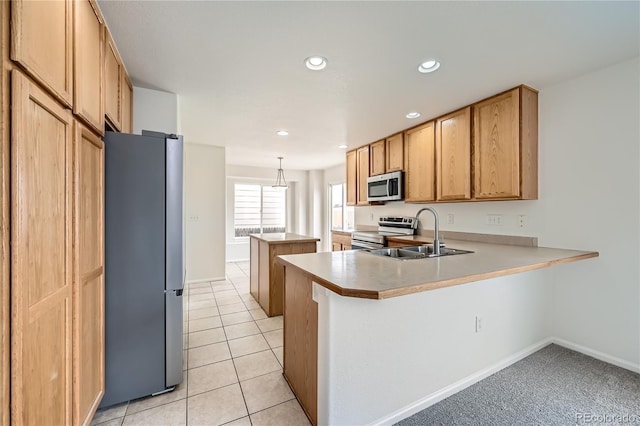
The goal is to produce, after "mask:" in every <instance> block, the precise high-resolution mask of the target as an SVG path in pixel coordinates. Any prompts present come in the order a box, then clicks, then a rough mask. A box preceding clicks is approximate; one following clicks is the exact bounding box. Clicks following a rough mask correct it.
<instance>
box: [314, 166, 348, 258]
mask: <svg viewBox="0 0 640 426" xmlns="http://www.w3.org/2000/svg"><path fill="white" fill-rule="evenodd" d="M346 181H347V166H346V164H345V163H342V164H338V165H337V166H333V167H329V168H328V169H325V170H324V183H323V186H324V192H323V194H324V215H323V217H322V221H323V224H324V235H323V241H322V242H323V243H324V244H321V245H320V247H321V248H322V251H331V223H330V222H331V189H330V185H338V184H341V183H345V182H346Z"/></svg>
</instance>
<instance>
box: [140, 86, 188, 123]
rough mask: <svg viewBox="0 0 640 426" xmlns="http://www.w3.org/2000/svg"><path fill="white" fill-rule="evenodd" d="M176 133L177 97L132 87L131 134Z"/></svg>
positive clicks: (172, 94) (171, 94)
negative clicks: (143, 132)
mask: <svg viewBox="0 0 640 426" xmlns="http://www.w3.org/2000/svg"><path fill="white" fill-rule="evenodd" d="M143 130H153V131H156V132H164V133H176V134H177V133H178V95H176V94H175V93H168V92H161V91H159V90H151V89H145V88H142V87H136V86H134V87H133V133H135V134H138V135H139V134H140V133H141V132H142V131H143Z"/></svg>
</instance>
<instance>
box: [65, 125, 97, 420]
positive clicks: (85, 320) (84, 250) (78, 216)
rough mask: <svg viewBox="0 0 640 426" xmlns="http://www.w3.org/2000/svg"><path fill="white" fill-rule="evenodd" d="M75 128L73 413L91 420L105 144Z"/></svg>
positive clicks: (94, 403) (94, 392)
mask: <svg viewBox="0 0 640 426" xmlns="http://www.w3.org/2000/svg"><path fill="white" fill-rule="evenodd" d="M75 127H76V129H75V138H74V161H73V163H74V173H75V179H74V182H75V188H74V197H75V202H74V216H75V218H74V248H75V253H74V255H75V256H74V257H75V262H74V264H75V267H76V270H75V279H74V283H73V310H74V314H73V342H74V344H73V355H74V356H73V361H74V362H73V371H74V380H73V387H74V392H73V395H74V405H73V406H74V413H73V414H74V424H82V425H89V424H91V419H92V418H93V415H94V414H95V412H96V409H97V408H98V405H99V404H100V401H101V400H102V396H103V395H104V221H103V218H104V204H103V199H104V149H103V148H104V144H103V142H102V140H101V139H100V138H99V137H98V136H97V135H95V134H94V133H93V132H92V131H90V130H89V129H87V128H85V127H84V126H82V125H81V124H80V123H78V122H76V126H75Z"/></svg>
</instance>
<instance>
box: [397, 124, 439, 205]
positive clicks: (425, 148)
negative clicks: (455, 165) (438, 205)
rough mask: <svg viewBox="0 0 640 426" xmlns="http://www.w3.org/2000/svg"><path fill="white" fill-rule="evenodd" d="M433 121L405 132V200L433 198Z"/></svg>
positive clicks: (413, 200)
mask: <svg viewBox="0 0 640 426" xmlns="http://www.w3.org/2000/svg"><path fill="white" fill-rule="evenodd" d="M434 127H435V126H434V122H433V121H430V122H428V123H425V124H423V125H422V126H420V127H416V128H414V129H411V130H407V131H406V132H405V139H404V140H405V146H404V170H405V179H404V182H405V189H404V194H405V201H406V202H421V201H433V200H435V153H434V145H435V144H434Z"/></svg>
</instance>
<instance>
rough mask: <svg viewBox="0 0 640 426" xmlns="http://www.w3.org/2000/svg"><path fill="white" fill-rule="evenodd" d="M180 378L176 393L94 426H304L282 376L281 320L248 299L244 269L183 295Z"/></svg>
mask: <svg viewBox="0 0 640 426" xmlns="http://www.w3.org/2000/svg"><path fill="white" fill-rule="evenodd" d="M184 333H185V338H184V365H183V369H184V378H183V381H182V383H181V384H180V385H179V386H178V387H177V388H176V389H175V390H174V391H173V392H169V393H167V394H164V395H159V396H155V397H147V398H141V399H138V400H135V401H129V402H127V403H123V404H119V405H116V406H113V407H109V408H106V409H103V410H100V411H98V412H97V413H96V415H95V417H94V419H93V422H92V425H101V426H119V425H127V426H128V425H154V426H160V425H193V426H197V425H202V426H209V425H211V426H214V425H223V424H224V425H229V426H241V425H257V426H260V425H292V426H302V425H309V421H308V419H307V417H306V416H305V414H304V412H303V411H302V408H301V407H300V404H299V403H298V401H297V400H296V399H295V397H294V395H293V392H291V389H290V388H289V385H288V384H287V382H286V381H285V380H284V377H283V376H282V317H281V316H280V317H273V318H268V317H267V315H266V314H265V313H264V311H263V310H262V309H261V308H260V305H258V303H257V302H256V301H255V300H254V299H253V297H251V295H250V294H249V262H236V263H227V279H226V280H225V281H214V282H211V283H198V284H191V285H188V286H187V288H186V289H185V293H184Z"/></svg>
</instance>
